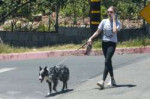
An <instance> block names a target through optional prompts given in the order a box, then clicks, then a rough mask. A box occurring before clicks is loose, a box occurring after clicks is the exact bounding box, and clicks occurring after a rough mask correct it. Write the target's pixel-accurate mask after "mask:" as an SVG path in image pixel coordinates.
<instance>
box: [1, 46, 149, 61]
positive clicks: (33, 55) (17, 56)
mask: <svg viewBox="0 0 150 99" xmlns="http://www.w3.org/2000/svg"><path fill="white" fill-rule="evenodd" d="M74 51H76V50H57V51H42V52H28V53H11V54H1V55H0V61H6V60H28V59H40V58H48V57H61V56H73V54H74ZM84 52H85V50H79V51H78V53H77V54H76V56H83V55H84V54H83V53H84ZM115 53H117V54H132V53H150V46H145V47H135V48H117V49H116V51H115ZM102 54H103V53H102V51H101V50H92V51H91V54H90V55H93V56H97V55H102Z"/></svg>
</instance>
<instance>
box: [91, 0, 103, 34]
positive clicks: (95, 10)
mask: <svg viewBox="0 0 150 99" xmlns="http://www.w3.org/2000/svg"><path fill="white" fill-rule="evenodd" d="M100 21H101V0H91V1H90V28H91V30H92V32H95V31H96V30H97V27H98V25H99V23H100Z"/></svg>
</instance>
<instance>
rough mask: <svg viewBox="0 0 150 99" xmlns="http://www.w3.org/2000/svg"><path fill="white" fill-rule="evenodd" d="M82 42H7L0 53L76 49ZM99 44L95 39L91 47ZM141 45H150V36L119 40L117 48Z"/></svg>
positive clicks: (0, 49)
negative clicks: (19, 44)
mask: <svg viewBox="0 0 150 99" xmlns="http://www.w3.org/2000/svg"><path fill="white" fill-rule="evenodd" d="M84 43H85V41H83V42H82V43H81V44H64V45H54V46H45V47H41V48H35V47H33V48H27V47H13V46H10V45H8V44H0V54H2V53H23V52H37V51H52V50H70V49H78V48H79V47H81V46H82V44H84ZM101 46H102V45H101V40H97V41H94V42H93V49H100V48H101ZM141 46H150V38H148V37H144V38H137V39H134V40H129V41H124V42H120V43H118V45H117V47H118V48H122V47H123V48H126V47H141Z"/></svg>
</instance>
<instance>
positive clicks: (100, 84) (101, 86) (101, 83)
mask: <svg viewBox="0 0 150 99" xmlns="http://www.w3.org/2000/svg"><path fill="white" fill-rule="evenodd" d="M97 86H99V87H100V89H101V90H102V89H104V82H103V81H99V82H97Z"/></svg>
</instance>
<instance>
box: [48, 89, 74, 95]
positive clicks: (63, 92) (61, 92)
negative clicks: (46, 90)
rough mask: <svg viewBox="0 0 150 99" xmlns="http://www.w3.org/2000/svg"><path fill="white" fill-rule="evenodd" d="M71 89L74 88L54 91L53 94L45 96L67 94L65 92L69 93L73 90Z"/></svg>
mask: <svg viewBox="0 0 150 99" xmlns="http://www.w3.org/2000/svg"><path fill="white" fill-rule="evenodd" d="M71 91H73V89H67V90H64V91H60V92H56V93H52V94H51V95H47V96H45V97H54V96H56V95H59V94H65V93H68V92H71Z"/></svg>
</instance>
